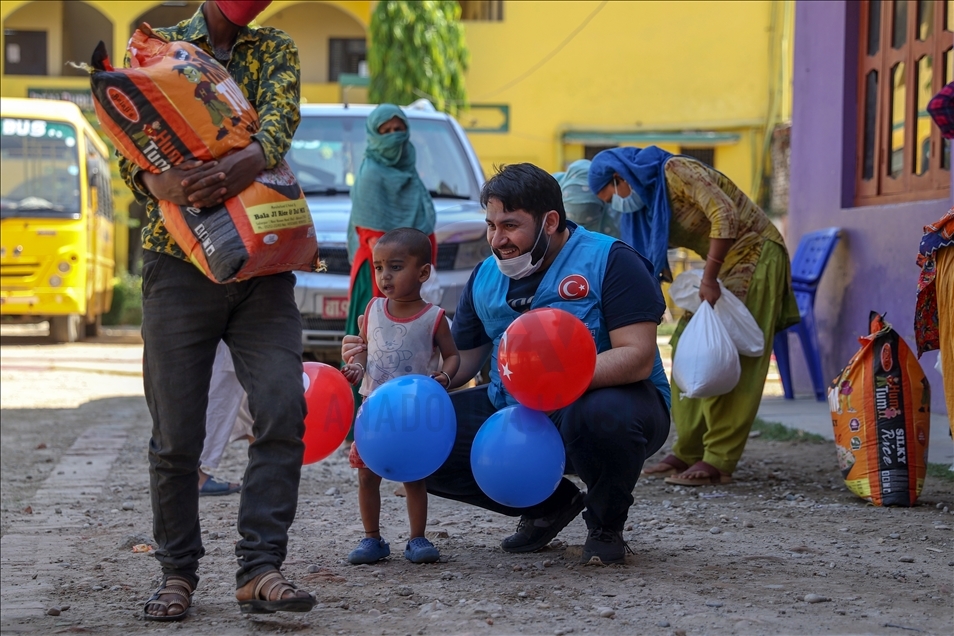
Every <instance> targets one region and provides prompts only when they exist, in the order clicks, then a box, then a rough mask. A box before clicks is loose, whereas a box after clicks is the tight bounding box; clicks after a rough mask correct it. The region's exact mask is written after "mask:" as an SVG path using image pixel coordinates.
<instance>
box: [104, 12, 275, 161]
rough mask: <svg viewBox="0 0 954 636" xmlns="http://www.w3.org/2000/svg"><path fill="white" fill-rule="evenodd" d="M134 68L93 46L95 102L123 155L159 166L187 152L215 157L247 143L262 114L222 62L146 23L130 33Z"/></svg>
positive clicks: (184, 156)
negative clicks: (114, 64)
mask: <svg viewBox="0 0 954 636" xmlns="http://www.w3.org/2000/svg"><path fill="white" fill-rule="evenodd" d="M129 63H130V68H118V69H114V68H112V66H111V65H110V63H109V59H108V58H107V57H106V47H105V45H102V43H101V45H100V47H97V49H96V51H95V52H94V53H93V68H94V72H93V74H92V76H91V78H90V85H91V88H92V93H93V105H94V107H95V108H96V115H97V116H98V117H99V121H100V124H102V129H103V132H105V133H106V136H107V137H109V139H110V140H111V141H112V142H113V144H114V145H115V146H116V148H118V149H119V151H120V152H121V153H122V155H123V156H124V157H126V158H127V159H129V160H130V161H132V162H133V163H135V164H136V165H138V166H139V167H140V168H142V169H143V170H149V171H150V172H154V173H160V172H164V171H166V170H168V169H169V168H171V167H172V166H175V165H178V164H179V163H181V162H182V161H185V160H186V159H199V160H201V161H210V160H212V159H215V158H217V157H222V156H224V155H226V154H228V153H229V151H231V150H235V149H239V148H244V147H246V146H247V145H249V143H251V141H252V133H254V132H256V131H258V113H256V112H255V109H254V108H253V107H252V105H251V104H250V103H249V101H248V100H247V99H246V98H245V95H244V94H243V93H242V90H241V89H240V88H239V87H238V84H236V83H235V80H233V79H232V77H231V76H230V75H229V73H228V71H227V70H225V67H223V66H222V65H221V64H219V63H218V62H217V61H216V60H215V58H213V57H211V56H210V55H209V54H207V53H206V52H205V51H203V50H202V49H200V48H199V47H197V46H195V45H194V44H191V43H189V42H179V41H176V42H167V41H166V40H164V39H162V38H161V37H159V36H158V35H156V34H154V33H153V32H152V30H151V29H150V28H149V25H146V24H144V25H142V26H140V27H139V28H138V29H136V32H135V33H133V36H132V38H131V39H130V40H129Z"/></svg>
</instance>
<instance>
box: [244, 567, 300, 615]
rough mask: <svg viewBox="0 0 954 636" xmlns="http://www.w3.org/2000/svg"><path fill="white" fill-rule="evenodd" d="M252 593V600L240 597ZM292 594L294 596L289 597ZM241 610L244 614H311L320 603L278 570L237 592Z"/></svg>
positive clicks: (261, 575) (266, 573) (249, 583)
mask: <svg viewBox="0 0 954 636" xmlns="http://www.w3.org/2000/svg"><path fill="white" fill-rule="evenodd" d="M243 591H245V592H246V593H247V592H251V596H252V598H250V599H242V598H239V595H240V594H241V593H242V592H243ZM289 592H291V593H292V594H293V595H292V596H290V597H287V596H286V595H287V594H288V593H289ZM235 598H236V599H238V602H239V609H240V610H241V611H242V613H243V614H274V613H275V612H310V611H311V608H313V607H314V606H315V604H316V603H317V602H318V601H316V600H315V597H314V596H312V595H311V594H309V593H308V592H305V591H304V590H299V589H298V588H297V587H295V585H294V584H292V583H291V582H289V581H288V580H287V579H286V578H285V577H284V576H282V573H281V572H279V571H278V570H269V571H268V572H265V573H263V574H259V575H258V576H256V577H255V578H254V579H252V580H251V581H249V582H248V583H246V584H245V585H243V586H242V587H240V588H239V589H237V590H236V591H235Z"/></svg>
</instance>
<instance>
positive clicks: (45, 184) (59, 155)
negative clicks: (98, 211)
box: [0, 118, 81, 219]
mask: <svg viewBox="0 0 954 636" xmlns="http://www.w3.org/2000/svg"><path fill="white" fill-rule="evenodd" d="M80 211H81V210H80V183H79V149H78V148H77V144H76V128H74V127H73V126H72V125H70V124H67V123H63V122H53V121H44V120H39V119H14V118H3V119H0V218H10V217H17V216H21V217H22V216H26V217H45V218H74V219H75V218H79V217H80Z"/></svg>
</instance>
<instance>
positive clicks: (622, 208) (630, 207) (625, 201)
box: [610, 181, 646, 214]
mask: <svg viewBox="0 0 954 636" xmlns="http://www.w3.org/2000/svg"><path fill="white" fill-rule="evenodd" d="M613 190H614V192H613V200H612V202H611V203H610V207H612V208H613V210H615V211H616V212H620V213H621V214H632V213H633V212H636V211H638V210H640V209H642V208H644V207H646V204H645V203H644V202H643V200H642V199H641V198H640V197H639V195H638V194H636V191H635V190H631V191H630V194H629V196H628V197H626V198H623V197H621V196H619V193H618V192H616V191H615V190H616V182H615V181H614V182H613Z"/></svg>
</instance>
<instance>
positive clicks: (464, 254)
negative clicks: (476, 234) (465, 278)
mask: <svg viewBox="0 0 954 636" xmlns="http://www.w3.org/2000/svg"><path fill="white" fill-rule="evenodd" d="M488 256H490V243H488V242H487V239H486V238H484V237H481V238H479V239H477V240H476V241H467V242H466V243H460V244H459V245H458V248H457V258H455V259H454V269H473V268H474V267H477V264H478V263H480V262H481V261H483V260H484V259H485V258H487V257H488Z"/></svg>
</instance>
